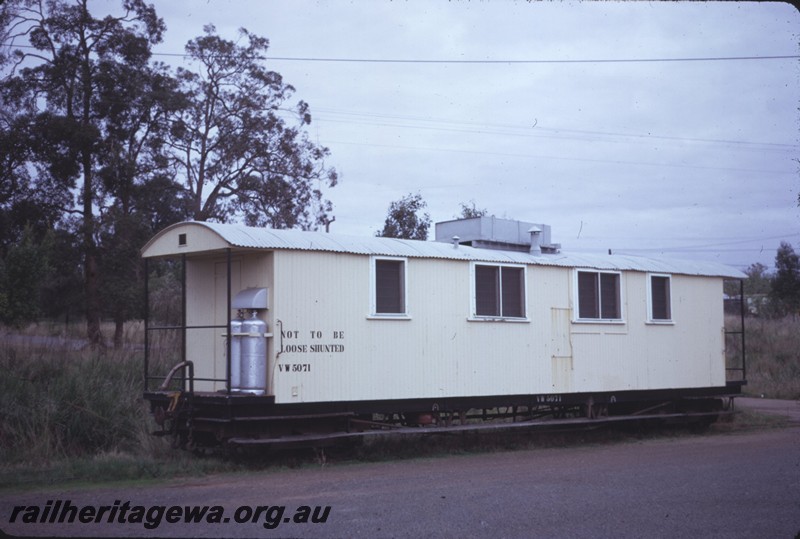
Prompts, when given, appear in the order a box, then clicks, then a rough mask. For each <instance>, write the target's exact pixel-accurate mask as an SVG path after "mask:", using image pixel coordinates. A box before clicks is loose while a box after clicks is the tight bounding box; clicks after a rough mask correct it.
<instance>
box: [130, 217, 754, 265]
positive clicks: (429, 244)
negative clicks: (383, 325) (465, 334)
mask: <svg viewBox="0 0 800 539" xmlns="http://www.w3.org/2000/svg"><path fill="white" fill-rule="evenodd" d="M185 225H194V226H203V227H206V228H208V229H210V230H212V231H213V232H215V233H216V234H218V235H219V236H220V238H222V239H223V240H224V241H225V242H227V243H228V244H229V245H230V246H231V247H241V248H246V249H290V250H304V251H327V252H334V253H353V254H362V255H377V256H401V257H419V258H442V259H451V260H474V261H481V262H500V263H515V264H529V265H545V266H559V267H567V268H592V269H599V270H620V271H622V270H628V271H643V272H654V273H670V274H682V275H704V276H714V277H730V278H737V279H738V278H744V277H746V276H745V275H744V274H743V273H742V272H741V271H739V270H737V269H735V268H732V267H730V266H727V265H724V264H720V263H716V262H707V261H700V260H677V259H662V258H649V257H634V256H626V255H594V254H566V253H559V254H542V255H536V256H534V255H531V254H529V253H526V252H517V251H496V250H491V249H476V248H473V247H468V246H464V245H459V246H458V248H455V247H453V245H452V244H450V243H443V242H434V241H418V240H401V239H396V238H380V237H360V236H347V235H342V234H329V233H325V232H308V231H303V230H276V229H269V228H254V227H246V226H243V225H236V224H220V223H208V222H199V221H191V222H185V223H178V224H176V225H172V226H170V227H168V228H167V229H165V230H162V231H161V232H159V233H158V234H157V235H156V236H155V237H154V238H153V239H152V240H150V242H149V243H148V245H149V244H150V243H152V242H153V241H154V240H155V239H157V238H158V237H159V236H160V235H162V234H164V233H167V232H168V231H169V230H172V229H174V228H176V227H180V226H185ZM146 249H147V247H145V249H144V250H145V251H146Z"/></svg>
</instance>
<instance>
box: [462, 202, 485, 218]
mask: <svg viewBox="0 0 800 539" xmlns="http://www.w3.org/2000/svg"><path fill="white" fill-rule="evenodd" d="M460 206H461V214H460V215H457V216H456V219H472V218H474V217H485V216H487V215H489V210H487V209H486V208H483V209H478V207H477V206H476V204H475V201H474V200H470V201H469V204H467V203H465V202H461V203H460Z"/></svg>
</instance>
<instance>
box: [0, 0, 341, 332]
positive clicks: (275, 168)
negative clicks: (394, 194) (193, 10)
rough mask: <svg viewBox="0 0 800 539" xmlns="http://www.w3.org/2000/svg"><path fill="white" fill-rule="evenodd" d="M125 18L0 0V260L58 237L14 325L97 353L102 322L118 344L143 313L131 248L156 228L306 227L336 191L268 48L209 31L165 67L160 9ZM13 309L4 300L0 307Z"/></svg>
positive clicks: (69, 1)
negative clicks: (63, 334)
mask: <svg viewBox="0 0 800 539" xmlns="http://www.w3.org/2000/svg"><path fill="white" fill-rule="evenodd" d="M119 6H121V8H120V7H119ZM119 6H117V7H116V12H115V8H109V7H108V6H107V5H102V6H101V5H99V4H96V3H91V2H89V0H49V1H47V2H40V1H38V0H8V1H6V2H0V39H2V42H3V43H4V47H3V48H2V49H0V68H3V74H4V75H3V78H2V80H0V260H5V259H6V258H7V256H8V255H9V253H10V252H11V251H14V250H19V249H20V248H21V247H20V246H21V245H22V242H23V232H24V231H25V230H26V227H27V228H30V229H31V230H32V234H33V237H35V238H36V241H40V240H41V239H42V238H43V237H44V235H45V233H46V232H47V231H52V244H51V245H49V246H48V247H47V249H49V250H52V255H53V256H51V257H50V260H51V264H52V266H53V271H52V272H51V273H49V274H48V275H46V276H43V277H42V276H40V277H42V279H41V281H40V286H39V287H38V290H37V294H32V295H29V297H32V298H34V297H36V296H37V295H38V296H39V297H41V298H42V302H41V305H38V307H39V308H38V310H31V311H30V312H29V313H28V314H26V315H25V316H23V318H25V319H27V318H30V317H31V316H33V315H35V314H40V313H41V314H43V315H45V316H51V317H56V316H57V317H63V318H64V319H65V320H70V319H76V318H77V316H79V315H80V316H84V317H85V319H86V321H87V336H88V337H89V339H90V341H91V342H92V343H100V342H102V341H103V336H102V334H101V330H100V327H101V324H100V320H101V317H105V318H111V319H113V320H114V322H115V344H116V345H120V336H121V334H122V328H123V324H124V322H125V320H128V319H131V318H137V317H140V316H141V315H142V310H143V309H142V307H143V305H142V301H141V299H142V297H143V294H142V288H143V277H144V275H143V272H142V271H141V263H140V261H139V253H138V251H139V249H140V248H141V247H142V245H143V244H144V243H145V242H146V240H147V239H148V238H149V237H151V236H152V234H153V233H154V232H156V231H157V230H160V229H162V228H164V227H166V226H168V225H170V224H173V223H175V222H178V221H182V220H185V219H188V218H196V219H203V220H205V219H216V220H219V221H225V220H230V219H235V218H239V219H244V220H245V221H246V222H247V223H248V224H251V225H258V226H263V225H271V226H273V227H301V228H313V227H314V226H317V225H319V224H322V223H326V222H329V221H330V220H331V219H330V218H329V217H328V213H329V212H330V211H331V210H332V205H331V203H330V202H329V201H327V200H325V199H324V197H323V195H322V191H321V189H322V188H323V187H324V186H334V185H336V183H337V180H338V177H337V174H336V171H335V170H334V169H332V168H327V167H326V166H325V164H324V160H325V157H327V156H328V153H329V152H328V149H327V148H324V147H322V146H319V145H317V144H314V143H312V142H311V141H309V138H308V134H307V131H306V128H307V126H308V125H309V124H310V122H311V115H310V112H309V107H308V105H307V104H306V103H305V102H303V101H298V102H296V103H295V104H294V105H290V101H291V98H292V94H293V92H294V89H293V88H292V87H291V86H290V85H288V84H286V83H284V82H283V80H282V78H281V76H280V75H279V74H278V73H275V72H272V71H268V70H267V69H265V68H264V65H263V64H264V62H263V60H264V58H263V56H264V54H265V52H266V50H267V46H268V41H267V40H266V39H265V38H262V37H258V36H255V35H252V34H250V33H249V32H247V31H246V30H242V31H241V37H242V41H243V42H246V43H245V44H240V43H239V42H237V43H234V42H231V41H226V40H224V39H222V38H220V37H219V36H217V35H216V33H215V30H214V28H213V27H207V28H206V32H205V35H203V36H201V37H198V38H196V39H194V40H192V41H190V42H189V44H188V45H187V53H188V56H189V58H190V61H191V62H192V64H191V65H190V66H189V67H188V68H186V69H178V70H174V69H172V68H170V67H168V66H166V65H163V64H161V63H158V62H153V61H152V60H151V55H150V50H151V47H152V45H153V44H155V43H158V42H159V41H160V40H161V37H162V34H163V32H164V30H165V27H164V24H163V21H162V20H161V19H159V18H158V17H157V15H156V12H155V10H154V8H153V7H152V6H150V5H147V4H145V0H121V1H120V4H119ZM91 9H96V10H98V12H99V11H100V10H103V9H107V10H108V11H111V12H114V14H113V15H106V16H95V15H94V14H93V13H91ZM289 109H291V110H289ZM287 118H291V119H287ZM292 119H294V120H295V121H294V122H293V120H292ZM17 252H18V253H19V252H20V251H17ZM15 263H16V262H14V261H10V264H11V265H12V266H13V265H14V264H15ZM8 264H9V261H8V260H6V265H8ZM20 294H21V292H20ZM12 301H16V300H15V299H14V298H12V297H10V296H9V295H8V293H7V292H2V293H0V310H1V311H2V312H3V313H6V314H8V313H9V312H10V311H9V309H12V310H13V309H18V307H14V306H12V305H11V304H10V302H12ZM15 305H18V304H15ZM3 316H4V317H5V319H6V320H8V321H10V320H11V318H9V316H10V315H8V316H6V315H3Z"/></svg>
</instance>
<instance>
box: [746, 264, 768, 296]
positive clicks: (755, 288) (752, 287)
mask: <svg viewBox="0 0 800 539" xmlns="http://www.w3.org/2000/svg"><path fill="white" fill-rule="evenodd" d="M744 273H745V274H746V275H747V279H745V281H744V292H745V294H769V291H770V289H771V286H772V285H771V277H770V275H769V273H768V268H767V266H765V265H764V264H760V263H758V262H756V263H755V264H750V266H749V267H748V268H747V269H746V270H744Z"/></svg>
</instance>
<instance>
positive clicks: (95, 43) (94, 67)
mask: <svg viewBox="0 0 800 539" xmlns="http://www.w3.org/2000/svg"><path fill="white" fill-rule="evenodd" d="M93 6H94V4H93ZM0 10H2V12H0V23H2V24H3V34H4V36H3V37H4V43H5V44H6V49H4V50H3V53H2V55H0V60H2V61H3V64H4V65H3V67H4V68H5V69H6V70H7V72H6V76H5V77H4V78H3V80H2V88H1V89H0V90H1V91H2V94H0V95H2V104H3V116H4V117H6V118H7V119H8V121H7V124H8V125H9V129H10V131H9V133H10V135H11V136H13V137H17V138H19V139H20V140H25V141H26V142H27V143H28V144H27V147H26V149H25V151H26V152H27V153H26V155H25V156H24V160H25V165H24V166H22V167H17V168H16V169H15V170H16V171H17V172H18V173H28V174H29V176H28V177H27V178H25V180H26V181H27V182H28V185H29V186H30V187H31V188H32V189H33V190H34V191H36V192H40V193H41V192H44V193H49V201H48V202H49V203H50V204H53V205H57V206H58V207H59V208H60V210H61V211H62V212H63V213H62V216H63V215H72V216H76V217H77V218H78V221H79V228H80V238H81V242H80V245H81V250H82V263H83V279H84V282H83V285H84V294H85V298H86V305H85V312H86V323H87V336H88V337H89V339H90V341H91V342H92V343H98V342H100V341H101V338H102V335H101V332H100V314H101V300H100V286H99V283H100V274H99V271H100V269H99V261H98V258H99V252H98V234H99V214H100V211H101V208H103V207H104V206H106V205H108V204H109V203H111V202H114V201H113V200H109V197H111V196H112V195H113V196H114V197H115V196H116V192H113V193H112V191H113V189H111V187H112V185H111V184H107V185H102V182H101V180H102V179H103V178H102V174H101V173H100V171H101V170H103V169H107V168H108V166H109V164H108V162H107V159H106V157H107V152H108V151H109V144H110V142H109V141H110V140H111V139H113V138H114V134H113V133H112V132H111V131H110V130H109V127H108V126H109V124H108V122H107V120H108V117H109V116H108V108H109V107H110V106H111V105H110V101H109V99H110V100H112V102H114V103H116V106H119V107H123V108H124V107H125V106H126V104H127V103H126V102H125V101H123V100H122V99H120V98H119V97H118V96H116V95H113V94H112V95H109V94H108V93H104V92H103V91H102V90H103V87H104V86H103V85H107V84H108V78H107V76H108V74H109V73H111V72H113V71H114V67H115V66H127V67H128V68H130V69H133V70H134V71H136V70H144V69H145V68H146V65H147V63H148V61H149V58H150V47H151V46H152V45H153V44H155V43H157V42H159V41H160V40H161V36H162V32H163V31H164V24H163V22H162V21H161V19H159V18H158V17H157V16H156V13H155V10H154V8H153V7H152V6H148V5H146V4H145V3H144V2H143V1H142V0H124V1H123V2H122V5H121V9H120V10H119V13H117V14H115V15H107V16H104V17H102V18H97V17H95V16H94V15H92V13H90V10H89V0H49V1H46V2H43V1H40V0H7V1H6V2H5V3H3V4H2V6H0ZM11 178H17V179H19V175H17V176H11V177H9V178H7V177H3V180H2V181H3V182H4V183H6V182H7V181H13V179H11Z"/></svg>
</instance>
